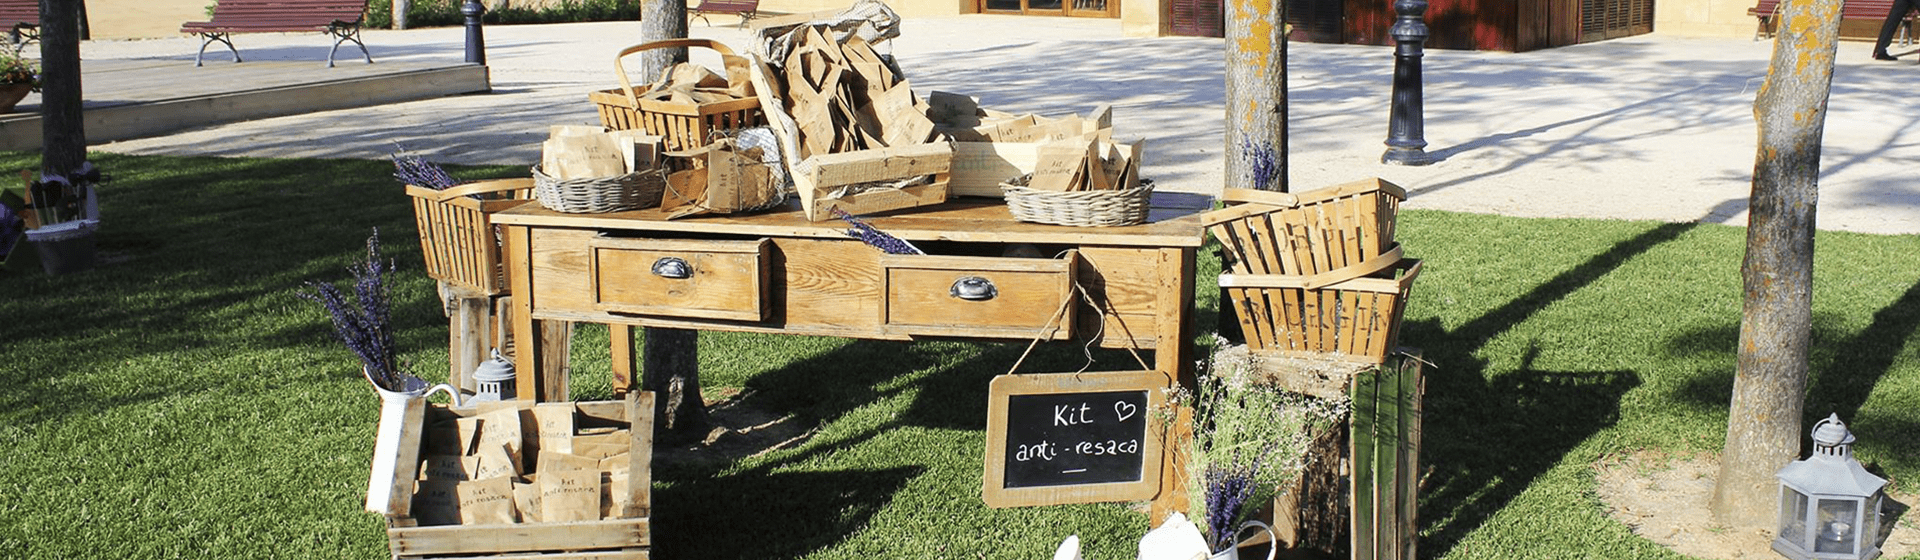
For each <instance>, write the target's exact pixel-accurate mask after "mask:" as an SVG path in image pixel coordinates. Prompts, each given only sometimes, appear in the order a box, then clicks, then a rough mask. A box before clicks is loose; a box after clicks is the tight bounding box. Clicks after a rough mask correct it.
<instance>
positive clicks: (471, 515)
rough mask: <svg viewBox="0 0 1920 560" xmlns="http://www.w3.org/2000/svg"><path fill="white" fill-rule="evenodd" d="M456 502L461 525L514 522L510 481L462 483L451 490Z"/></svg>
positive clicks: (502, 479) (496, 479)
mask: <svg viewBox="0 0 1920 560" xmlns="http://www.w3.org/2000/svg"><path fill="white" fill-rule="evenodd" d="M453 493H454V498H455V499H456V500H458V501H459V506H458V507H459V510H460V524H462V525H500V524H507V523H517V522H518V518H517V517H516V516H515V515H514V511H515V509H514V505H513V479H512V478H510V477H497V478H488V479H482V480H475V481H471V482H462V483H459V484H456V485H454V487H453Z"/></svg>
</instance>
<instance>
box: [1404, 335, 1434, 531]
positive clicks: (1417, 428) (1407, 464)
mask: <svg viewBox="0 0 1920 560" xmlns="http://www.w3.org/2000/svg"><path fill="white" fill-rule="evenodd" d="M1409 354H1410V355H1406V356H1401V357H1400V360H1401V366H1402V367H1403V368H1404V370H1403V372H1402V375H1401V380H1400V382H1401V386H1400V395H1401V397H1402V398H1404V399H1406V404H1405V405H1404V406H1403V407H1402V408H1401V414H1400V420H1401V424H1400V426H1401V428H1400V433H1401V434H1402V438H1401V440H1402V442H1403V445H1402V447H1401V450H1402V451H1401V454H1400V456H1401V460H1402V463H1401V468H1400V484H1399V487H1400V498H1399V499H1400V503H1399V506H1400V526H1399V527H1398V531H1399V534H1400V542H1401V546H1400V559H1401V560H1415V559H1416V558H1418V557H1419V555H1418V554H1416V553H1417V552H1418V548H1419V544H1420V522H1419V513H1420V468H1421V467H1420V435H1421V434H1420V432H1421V431H1422V424H1423V420H1424V417H1423V415H1422V413H1423V411H1424V409H1425V407H1426V392H1427V380H1426V376H1425V375H1424V373H1425V367H1424V364H1425V362H1424V361H1422V360H1421V353H1420V351H1419V350H1418V349H1410V352H1409Z"/></svg>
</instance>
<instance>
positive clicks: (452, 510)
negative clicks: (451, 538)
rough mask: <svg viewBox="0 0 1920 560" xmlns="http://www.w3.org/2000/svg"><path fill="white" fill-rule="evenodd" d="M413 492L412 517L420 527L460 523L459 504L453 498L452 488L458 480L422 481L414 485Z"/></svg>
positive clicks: (458, 482)
mask: <svg viewBox="0 0 1920 560" xmlns="http://www.w3.org/2000/svg"><path fill="white" fill-rule="evenodd" d="M415 484H417V486H415V487H414V492H413V506H412V511H413V517H414V519H417V520H419V521H420V524H421V525H457V524H459V523H460V502H459V501H458V500H457V499H456V498H455V497H454V486H455V485H457V484H460V481H458V480H422V481H420V482H417V483H415Z"/></svg>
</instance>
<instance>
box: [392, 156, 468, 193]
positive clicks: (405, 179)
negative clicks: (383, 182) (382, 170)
mask: <svg viewBox="0 0 1920 560" xmlns="http://www.w3.org/2000/svg"><path fill="white" fill-rule="evenodd" d="M393 170H394V172H393V177H394V178H395V179H399V180H400V182H401V183H405V184H408V185H419V186H422V187H426V188H429V189H434V190H446V189H449V188H453V187H454V186H456V185H459V184H460V182H459V181H456V180H454V179H453V176H452V175H448V174H447V170H445V169H441V168H440V166H439V165H435V164H434V163H433V162H430V161H427V160H424V159H420V157H419V156H409V155H401V154H398V153H396V154H393Z"/></svg>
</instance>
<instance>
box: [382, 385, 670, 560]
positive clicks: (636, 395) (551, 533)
mask: <svg viewBox="0 0 1920 560" xmlns="http://www.w3.org/2000/svg"><path fill="white" fill-rule="evenodd" d="M416 402H417V403H424V401H416ZM522 404H526V405H529V406H531V402H529V401H505V402H500V403H483V404H481V405H480V406H478V407H476V408H474V409H464V410H463V409H453V408H448V407H447V406H445V405H438V404H424V407H425V409H426V410H425V411H424V414H422V415H421V416H415V418H424V422H423V424H422V425H431V424H432V423H433V422H436V421H445V420H448V419H452V418H458V417H473V416H479V415H482V414H484V413H487V412H492V411H494V410H497V409H499V408H514V407H518V406H520V405H522ZM575 422H576V423H577V425H580V426H613V427H624V428H626V429H627V430H628V433H629V434H630V435H631V438H632V439H631V441H630V442H628V443H629V444H630V447H629V448H628V451H627V453H628V455H627V460H628V461H629V463H628V464H627V473H628V474H627V476H628V479H627V480H628V483H627V484H628V491H629V494H628V495H627V496H626V497H627V504H628V505H627V507H626V508H625V509H624V510H620V511H613V512H610V515H609V516H607V517H606V518H603V519H600V520H596V521H572V522H564V523H514V524H505V525H438V526H421V525H420V523H419V520H418V519H416V518H415V517H413V515H412V511H411V507H412V501H413V492H414V485H413V484H412V481H413V480H414V479H416V478H418V477H419V474H420V473H419V468H420V459H421V449H422V446H423V445H425V444H427V443H429V442H426V441H424V440H423V437H422V434H423V432H424V431H425V430H424V429H410V430H404V431H403V432H402V433H403V435H402V440H401V445H400V451H399V453H400V456H399V458H398V460H397V461H396V462H395V466H394V471H395V472H394V479H393V480H394V488H395V490H396V491H395V492H393V494H392V495H391V499H390V501H389V503H388V505H387V512H388V514H387V545H388V547H389V548H390V549H391V552H392V554H393V557H394V558H395V559H396V560H417V559H425V558H439V559H477V558H496V559H497V558H506V557H510V558H514V559H516V560H581V559H587V558H591V559H594V560H645V559H646V558H648V556H649V551H648V549H649V547H650V546H651V543H652V540H651V529H650V522H649V520H650V515H651V512H652V491H651V489H652V486H653V476H652V471H651V465H652V457H653V394H652V393H648V392H633V393H629V394H628V396H627V398H626V399H624V400H620V401H594V402H580V403H575Z"/></svg>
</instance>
